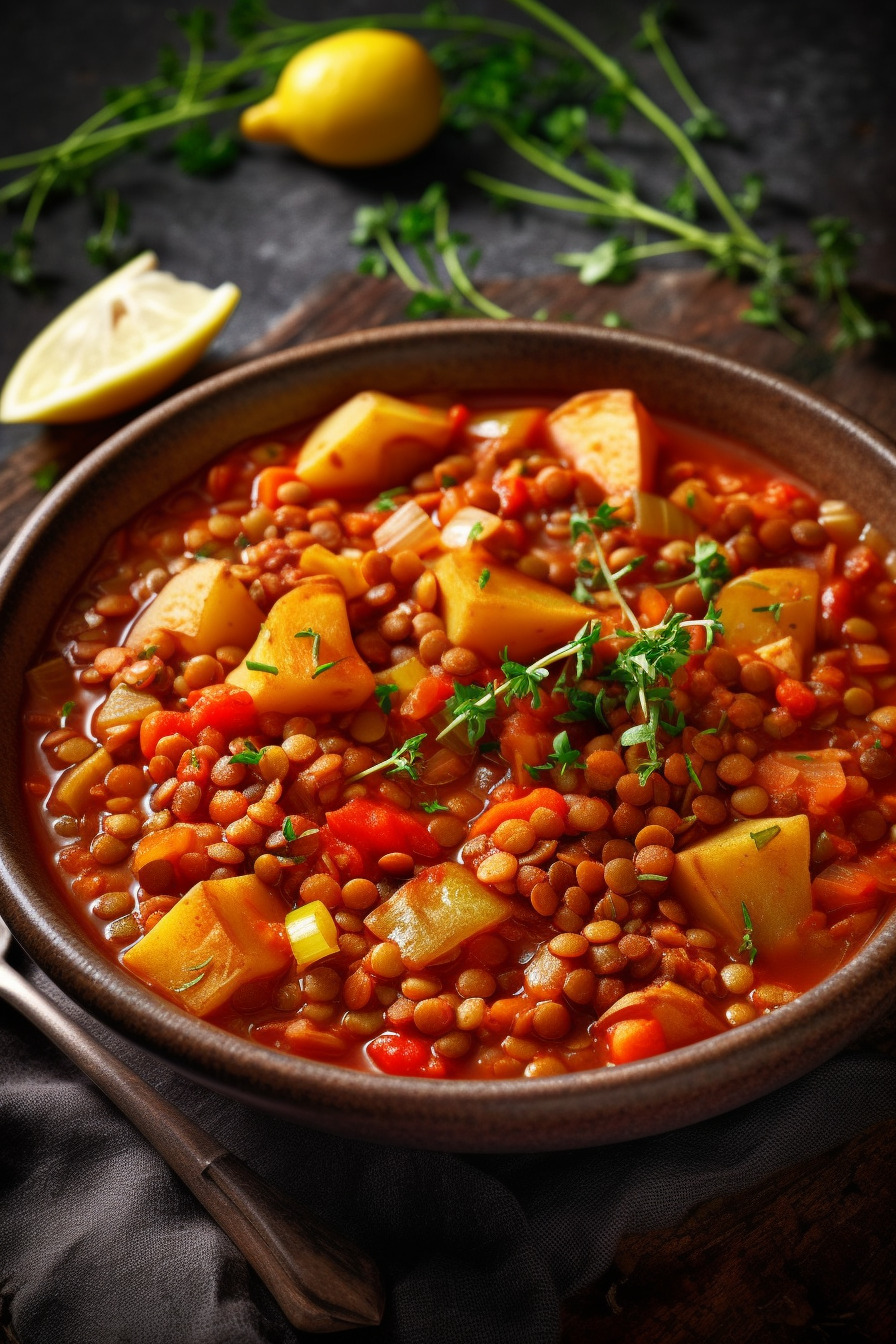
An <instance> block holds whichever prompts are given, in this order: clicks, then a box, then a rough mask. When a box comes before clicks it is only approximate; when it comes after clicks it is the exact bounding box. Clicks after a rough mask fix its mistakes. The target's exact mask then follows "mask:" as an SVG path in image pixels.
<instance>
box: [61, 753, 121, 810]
mask: <svg viewBox="0 0 896 1344" xmlns="http://www.w3.org/2000/svg"><path fill="white" fill-rule="evenodd" d="M114 764H115V762H114V761H113V759H112V757H111V756H110V755H109V753H108V751H107V750H106V748H105V747H97V749H96V751H95V752H93V754H92V755H90V756H88V757H87V759H86V760H83V761H79V762H78V764H77V765H70V766H69V768H68V769H67V770H66V771H65V772H64V773H63V774H61V775H60V776H59V778H58V779H57V781H56V783H55V784H54V786H53V790H52V792H51V794H50V796H49V798H48V799H47V810H48V811H50V812H52V813H53V815H54V816H57V817H80V816H83V814H84V813H85V812H86V811H87V804H88V802H89V800H90V790H91V789H92V788H93V787H94V786H95V785H97V784H102V782H103V780H104V779H105V778H106V775H107V774H108V773H109V771H110V770H111V769H112V767H113V765H114Z"/></svg>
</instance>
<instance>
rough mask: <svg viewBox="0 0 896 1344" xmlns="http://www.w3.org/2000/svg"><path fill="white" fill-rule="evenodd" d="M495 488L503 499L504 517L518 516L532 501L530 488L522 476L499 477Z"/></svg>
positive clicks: (502, 514) (502, 512)
mask: <svg viewBox="0 0 896 1344" xmlns="http://www.w3.org/2000/svg"><path fill="white" fill-rule="evenodd" d="M495 490H496V492H497V495H498V498H499V499H500V501H501V507H500V513H501V517H502V518H516V517H518V515H519V514H521V513H524V512H525V511H526V509H528V508H529V507H530V505H531V503H532V500H531V497H530V495H529V488H528V486H527V485H526V482H525V481H524V480H523V477H522V476H502V477H499V479H498V480H497V481H496V482H495Z"/></svg>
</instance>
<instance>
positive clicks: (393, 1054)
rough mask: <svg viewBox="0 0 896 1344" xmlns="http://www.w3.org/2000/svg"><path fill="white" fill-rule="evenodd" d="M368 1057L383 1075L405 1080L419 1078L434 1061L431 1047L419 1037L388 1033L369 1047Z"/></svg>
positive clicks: (372, 1042)
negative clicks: (432, 1060)
mask: <svg viewBox="0 0 896 1344" xmlns="http://www.w3.org/2000/svg"><path fill="white" fill-rule="evenodd" d="M367 1056H368V1058H369V1059H372V1060H373V1062H374V1064H375V1065H376V1066H377V1068H378V1069H382V1071H383V1073H391V1074H395V1075H396V1076H399V1077H403V1078H413V1077H419V1076H420V1075H421V1074H422V1073H423V1072H424V1069H425V1068H426V1065H427V1064H428V1063H429V1062H430V1060H431V1059H432V1055H431V1054H430V1051H429V1047H428V1046H427V1045H426V1044H425V1043H424V1042H423V1041H421V1040H420V1039H419V1037H417V1036H403V1035H401V1034H400V1033H399V1032H397V1031H386V1032H384V1033H383V1034H382V1036H375V1037H374V1038H373V1040H372V1041H371V1042H370V1044H369V1045H368V1046H367Z"/></svg>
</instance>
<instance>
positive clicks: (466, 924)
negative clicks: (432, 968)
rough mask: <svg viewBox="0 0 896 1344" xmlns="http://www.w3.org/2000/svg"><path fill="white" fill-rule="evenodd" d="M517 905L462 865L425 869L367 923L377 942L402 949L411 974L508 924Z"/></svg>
mask: <svg viewBox="0 0 896 1344" xmlns="http://www.w3.org/2000/svg"><path fill="white" fill-rule="evenodd" d="M512 913H513V902H512V901H508V900H507V898H506V897H504V896H498V895H497V894H496V893H495V892H494V891H491V890H490V889H489V888H488V887H487V886H485V885H484V883H482V882H480V881H479V879H478V878H477V877H475V876H474V875H473V873H471V872H470V871H469V870H468V869H467V868H464V867H463V866H462V865H461V864H459V863H437V864H436V865H435V866H434V867H432V868H424V869H423V871H422V872H420V873H418V874H417V876H416V877H412V878H411V880H410V882H405V884H404V886H403V887H399V889H398V891H396V892H395V894H394V896H390V897H389V899H388V900H387V901H384V902H383V904H382V905H380V906H377V908H376V909H375V910H373V911H372V912H371V913H370V914H369V915H368V916H367V918H366V919H365V921H364V923H365V924H366V925H367V928H368V929H370V931H371V933H373V934H374V935H375V936H376V937H377V938H382V939H387V938H391V939H392V941H393V942H394V943H397V944H398V950H399V951H400V952H401V959H402V961H403V962H404V964H405V966H407V967H408V969H409V970H412V971H416V970H420V969H421V968H422V967H424V966H429V965H431V964H432V963H433V962H434V961H440V960H441V959H442V958H443V957H447V956H449V955H450V953H452V952H453V951H454V950H455V948H458V947H460V945H461V943H465V942H466V941H467V939H468V938H475V937H476V935H477V934H479V933H487V932H488V930H489V929H493V928H495V926H496V925H498V924H501V923H503V921H504V920H505V919H509V917H510V915H511V914H512Z"/></svg>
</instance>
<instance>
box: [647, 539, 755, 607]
mask: <svg viewBox="0 0 896 1344" xmlns="http://www.w3.org/2000/svg"><path fill="white" fill-rule="evenodd" d="M691 564H692V565H693V569H692V570H691V572H690V574H684V575H682V576H681V577H680V578H677V579H667V580H666V581H665V582H664V583H658V584H657V585H656V587H657V588H678V587H680V586H681V584H683V583H696V585H697V587H698V588H699V589H700V595H701V597H702V598H703V600H704V602H711V601H712V599H713V598H714V597H715V595H716V593H717V592H718V591H719V589H720V588H721V586H722V584H723V583H725V582H727V580H728V579H730V578H731V566H730V565H729V564H728V557H727V556H726V555H725V552H724V551H723V550H722V548H721V547H720V546H719V544H718V542H715V541H702V540H701V541H698V542H697V544H696V546H695V547H694V554H693V555H692V556H691ZM756 586H757V587H758V588H762V587H764V585H763V584H757V585H756Z"/></svg>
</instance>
